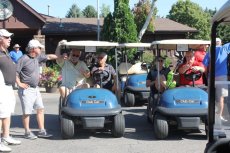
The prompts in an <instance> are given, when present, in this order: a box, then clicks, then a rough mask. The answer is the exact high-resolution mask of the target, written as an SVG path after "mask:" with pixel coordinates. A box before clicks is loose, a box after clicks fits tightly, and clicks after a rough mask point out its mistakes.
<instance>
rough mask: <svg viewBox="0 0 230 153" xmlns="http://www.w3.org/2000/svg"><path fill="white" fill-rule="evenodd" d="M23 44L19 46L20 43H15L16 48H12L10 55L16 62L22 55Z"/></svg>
mask: <svg viewBox="0 0 230 153" xmlns="http://www.w3.org/2000/svg"><path fill="white" fill-rule="evenodd" d="M20 47H21V46H19V44H15V45H14V47H13V48H14V50H12V51H10V57H11V59H12V60H13V61H14V63H16V64H17V62H18V59H19V58H20V57H22V55H23V54H22V51H21V50H20V49H19V48H20Z"/></svg>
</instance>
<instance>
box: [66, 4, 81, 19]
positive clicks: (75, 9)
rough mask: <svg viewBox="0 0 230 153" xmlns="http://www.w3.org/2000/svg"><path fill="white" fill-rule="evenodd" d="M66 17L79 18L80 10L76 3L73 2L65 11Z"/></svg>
mask: <svg viewBox="0 0 230 153" xmlns="http://www.w3.org/2000/svg"><path fill="white" fill-rule="evenodd" d="M65 17H66V18H79V17H81V10H80V9H79V7H78V6H77V4H73V5H72V6H71V8H70V9H69V11H68V12H67V14H66V16H65Z"/></svg>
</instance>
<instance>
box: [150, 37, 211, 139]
mask: <svg viewBox="0 0 230 153" xmlns="http://www.w3.org/2000/svg"><path fill="white" fill-rule="evenodd" d="M200 44H210V42H209V41H202V40H191V39H173V40H161V41H154V42H152V48H153V49H156V51H157V56H160V52H161V51H163V50H165V51H167V50H174V51H176V50H177V51H188V50H191V49H192V50H195V49H197V47H198V46H199V45H200ZM157 66H158V67H159V62H157ZM176 68H177V67H175V69H176ZM158 70H159V68H158ZM175 72H176V71H175ZM158 74H159V71H158ZM175 75H178V74H176V73H175ZM186 75H187V76H188V77H186V78H187V79H191V78H194V79H195V78H197V79H198V78H199V77H201V74H200V73H199V74H186ZM157 81H158V82H160V80H157ZM193 81H194V80H193ZM158 84H160V83H158ZM207 113H208V94H207V92H206V91H205V90H204V89H201V88H198V87H196V86H186V87H185V86H184V87H182V86H181V87H175V88H172V89H166V90H165V91H164V92H163V93H153V94H151V96H150V98H149V101H148V105H147V120H148V122H150V123H153V125H154V133H155V136H156V138H157V139H166V138H167V137H168V135H169V132H170V130H171V129H178V130H186V131H188V130H192V131H193V130H199V126H200V123H201V122H203V123H205V124H207Z"/></svg>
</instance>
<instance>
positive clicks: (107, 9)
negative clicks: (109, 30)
mask: <svg viewBox="0 0 230 153" xmlns="http://www.w3.org/2000/svg"><path fill="white" fill-rule="evenodd" d="M109 12H110V7H109V5H105V4H102V7H101V14H100V16H101V17H106V16H107V15H108V14H109Z"/></svg>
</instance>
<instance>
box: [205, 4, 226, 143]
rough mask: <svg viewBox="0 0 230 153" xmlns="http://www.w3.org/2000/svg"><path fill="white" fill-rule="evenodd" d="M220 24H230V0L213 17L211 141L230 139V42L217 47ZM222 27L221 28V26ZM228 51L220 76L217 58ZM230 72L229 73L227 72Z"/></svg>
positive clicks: (210, 75) (209, 113)
mask: <svg viewBox="0 0 230 153" xmlns="http://www.w3.org/2000/svg"><path fill="white" fill-rule="evenodd" d="M220 24H224V25H229V24H230V1H227V2H226V3H225V4H224V5H223V6H222V7H221V8H220V10H219V11H217V12H216V14H215V15H214V16H213V18H212V31H211V50H210V62H209V65H210V66H209V72H210V73H209V77H210V79H209V111H208V117H209V118H208V127H209V132H208V134H209V137H208V138H209V143H212V142H214V141H216V140H218V139H219V138H225V137H226V138H228V139H230V131H229V129H230V114H229V108H230V107H229V106H230V104H229V101H230V99H229V97H230V96H229V93H228V91H229V88H230V83H229V58H228V57H229V54H228V53H229V49H228V46H229V44H228V43H225V44H223V45H222V46H219V47H216V41H217V40H218V39H216V38H217V32H218V33H221V31H217V28H218V26H219V25H220ZM220 29H221V28H220ZM218 52H219V53H226V54H225V56H224V57H223V58H222V61H223V62H225V63H224V65H225V68H224V72H225V74H223V75H222V76H220V77H218V74H217V73H218V72H219V70H220V67H218V65H219V64H220V63H218V61H217V59H218V56H219V55H220V54H218ZM222 68H223V67H222ZM227 72H228V73H227Z"/></svg>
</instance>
